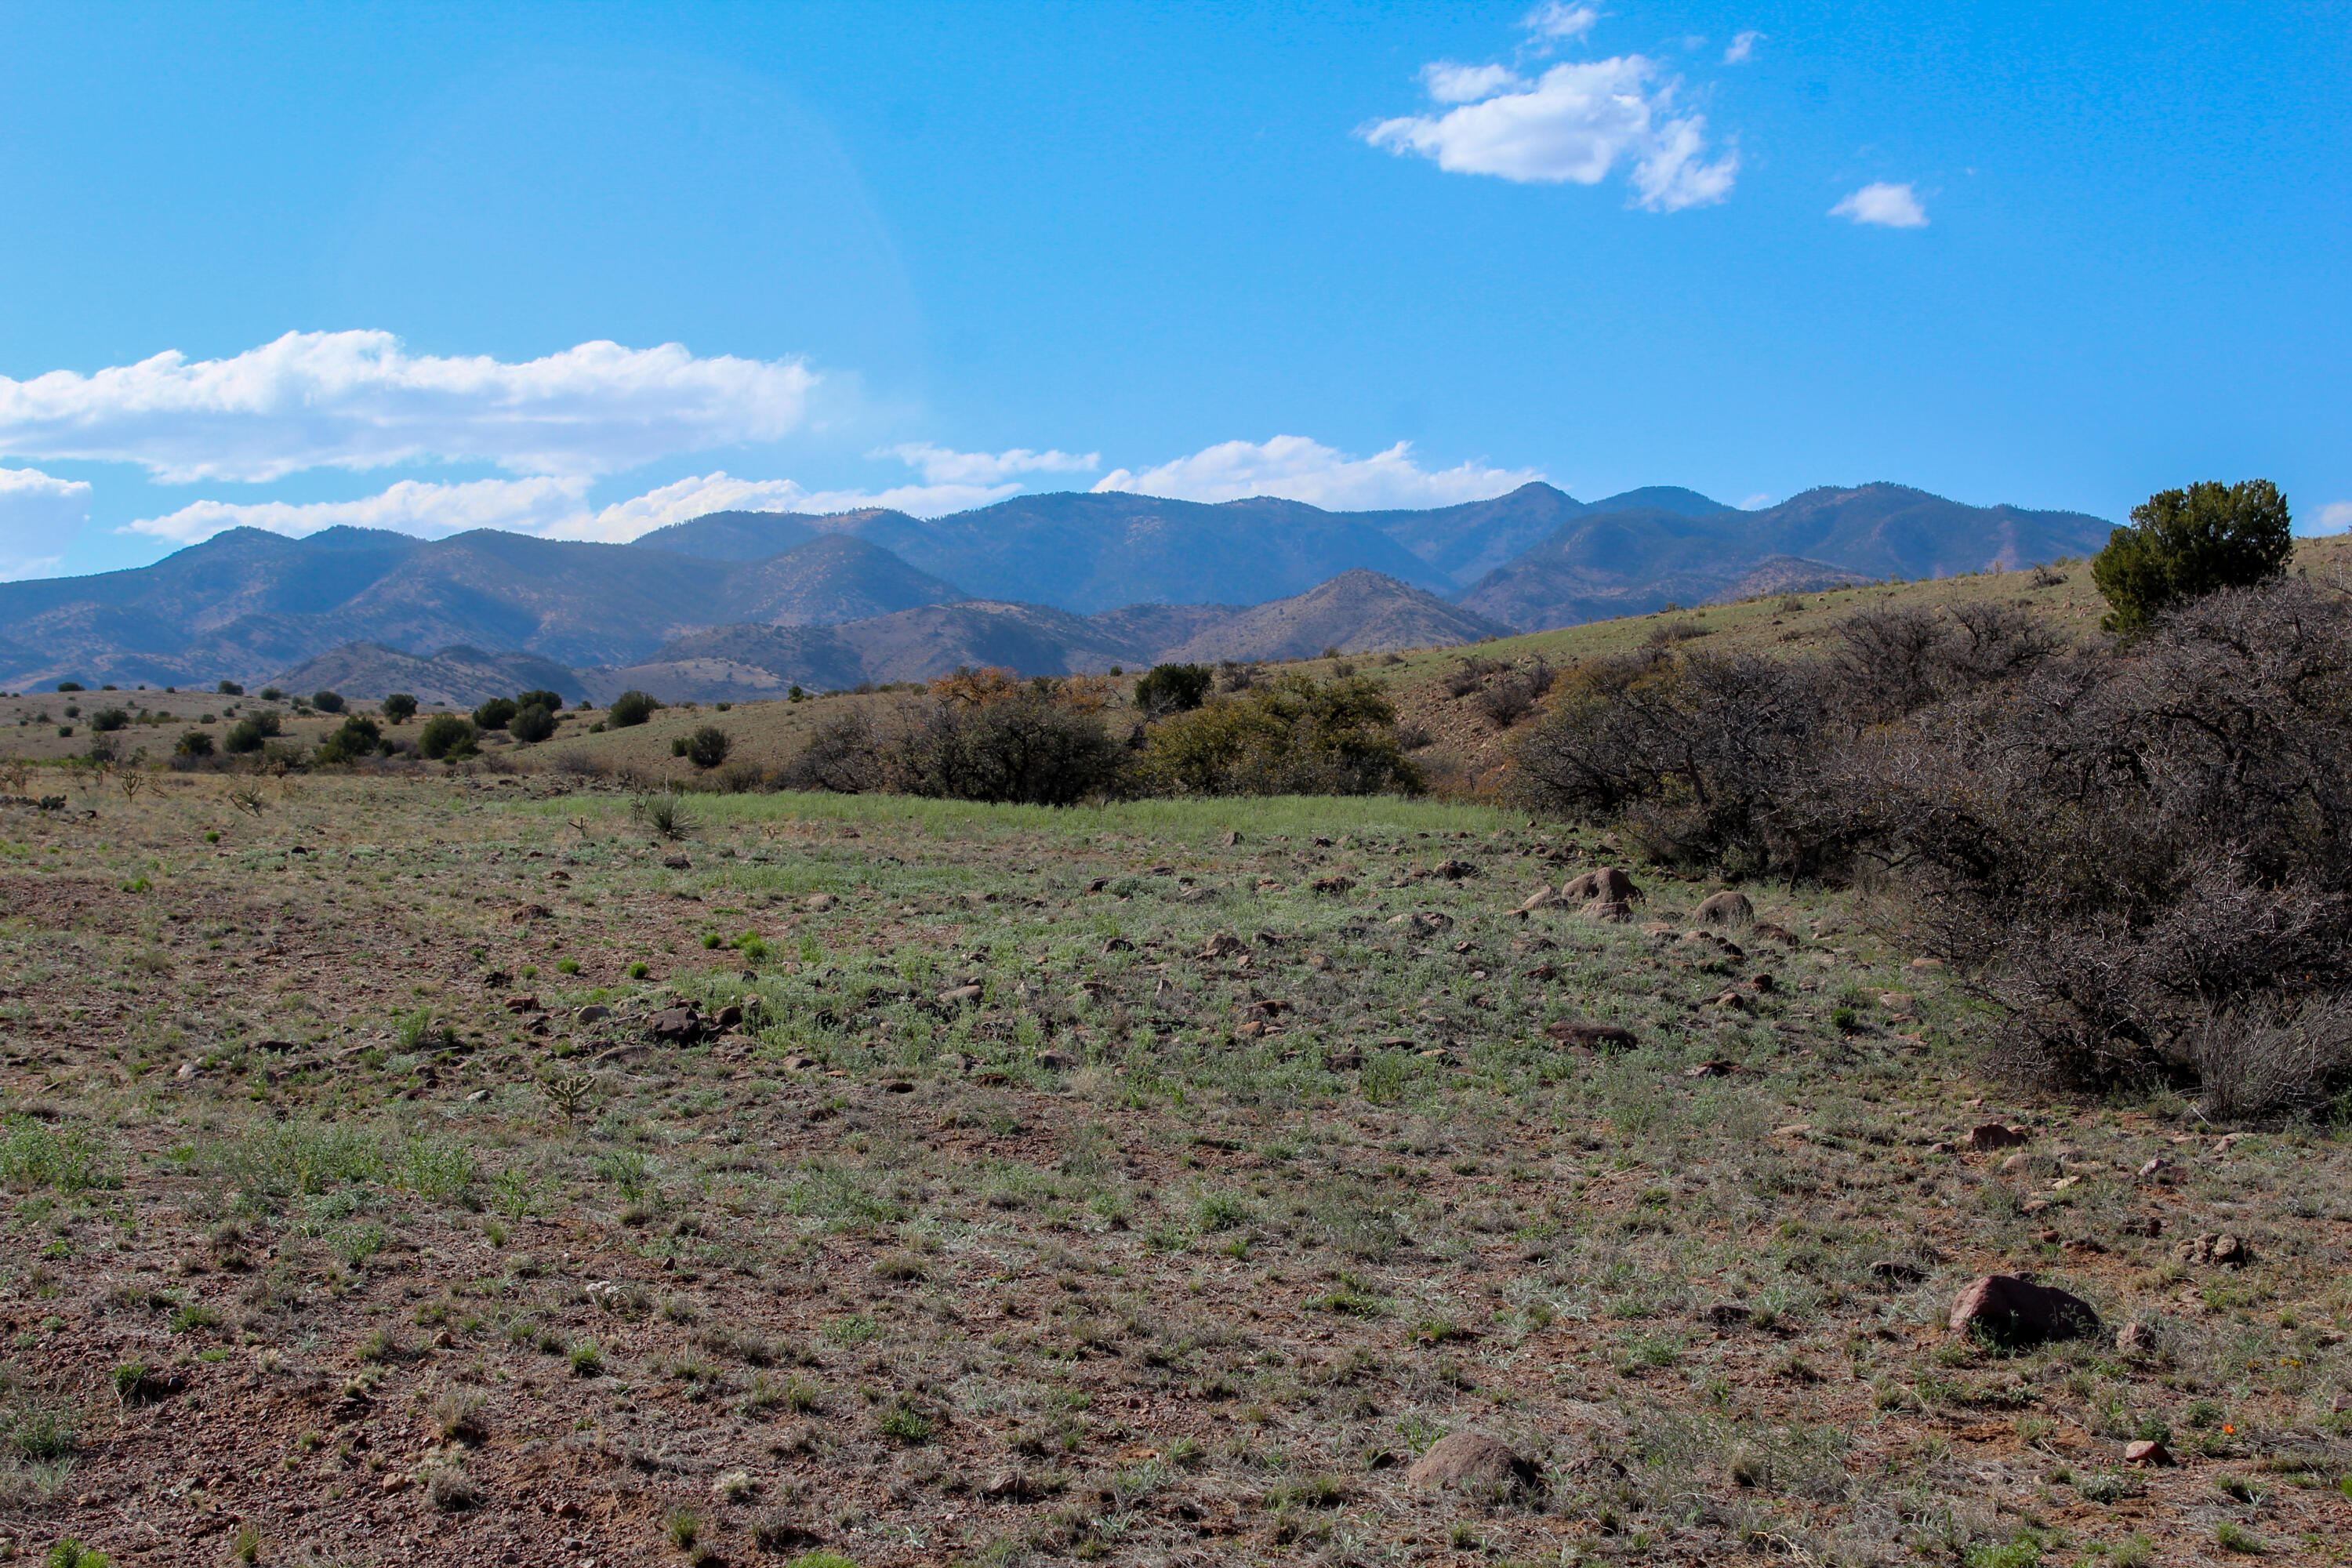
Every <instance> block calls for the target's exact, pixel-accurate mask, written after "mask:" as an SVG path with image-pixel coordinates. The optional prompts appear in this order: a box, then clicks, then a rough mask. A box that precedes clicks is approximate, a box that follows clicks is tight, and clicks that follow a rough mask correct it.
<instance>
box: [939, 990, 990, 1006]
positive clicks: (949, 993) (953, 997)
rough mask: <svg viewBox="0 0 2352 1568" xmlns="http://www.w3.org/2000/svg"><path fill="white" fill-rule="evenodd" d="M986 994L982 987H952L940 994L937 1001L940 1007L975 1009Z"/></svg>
mask: <svg viewBox="0 0 2352 1568" xmlns="http://www.w3.org/2000/svg"><path fill="white" fill-rule="evenodd" d="M986 994H987V991H986V989H985V988H984V987H982V986H979V985H954V986H950V987H949V988H948V989H947V990H945V991H942V992H940V997H939V1001H940V1006H942V1007H966V1006H970V1007H977V1006H979V1005H980V999H981V998H982V996H984V995H986Z"/></svg>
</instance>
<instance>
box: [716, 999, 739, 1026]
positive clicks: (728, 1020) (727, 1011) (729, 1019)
mask: <svg viewBox="0 0 2352 1568" xmlns="http://www.w3.org/2000/svg"><path fill="white" fill-rule="evenodd" d="M742 1021H743V1009H742V1008H740V1007H739V1006H736V1005H734V1004H733V1003H731V1002H730V1003H729V1004H728V1005H726V1006H724V1007H721V1008H720V1009H719V1016H717V1017H715V1018H713V1019H712V1020H711V1022H712V1023H713V1024H715V1025H717V1026H719V1028H722V1029H731V1028H733V1027H734V1026H736V1025H738V1024H740V1023H741V1022H742Z"/></svg>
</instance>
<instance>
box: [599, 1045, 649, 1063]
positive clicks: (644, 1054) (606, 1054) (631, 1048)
mask: <svg viewBox="0 0 2352 1568" xmlns="http://www.w3.org/2000/svg"><path fill="white" fill-rule="evenodd" d="M653 1055H654V1053H653V1048H652V1047H649V1046H647V1045H646V1044H645V1043H643V1042H642V1041H637V1042H633V1043H632V1044H629V1045H625V1046H614V1047H613V1048H612V1049H611V1050H609V1051H599V1052H597V1053H596V1055H595V1057H594V1058H593V1060H594V1062H595V1064H596V1065H597V1066H598V1067H600V1068H616V1067H634V1066H635V1065H636V1064H638V1063H639V1062H647V1061H651V1060H652V1059H653Z"/></svg>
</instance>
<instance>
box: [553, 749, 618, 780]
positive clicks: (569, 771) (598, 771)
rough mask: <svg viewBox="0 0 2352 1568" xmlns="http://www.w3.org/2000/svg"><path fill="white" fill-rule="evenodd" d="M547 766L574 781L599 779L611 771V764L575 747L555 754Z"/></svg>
mask: <svg viewBox="0 0 2352 1568" xmlns="http://www.w3.org/2000/svg"><path fill="white" fill-rule="evenodd" d="M548 766H549V767H550V768H551V769H552V770H553V771H554V772H556V773H562V774H563V775H564V776H566V777H567V778H575V779H599V778H603V777H604V776H605V775H606V774H608V773H611V772H612V771H613V768H612V764H611V763H607V762H605V761H604V759H603V758H601V757H599V756H597V755H596V754H595V753H594V752H587V751H582V750H580V749H579V748H577V747H575V748H573V749H572V750H571V751H568V752H556V753H555V756H554V758H553V759H552V760H551V761H550V762H549V763H548Z"/></svg>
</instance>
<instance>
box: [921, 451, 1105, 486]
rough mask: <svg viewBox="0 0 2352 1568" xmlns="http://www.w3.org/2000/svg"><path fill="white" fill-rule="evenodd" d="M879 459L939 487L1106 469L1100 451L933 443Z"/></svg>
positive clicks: (1000, 481) (991, 482) (1089, 472)
mask: <svg viewBox="0 0 2352 1568" xmlns="http://www.w3.org/2000/svg"><path fill="white" fill-rule="evenodd" d="M875 456H877V457H884V456H887V457H892V458H898V460H899V461H900V462H902V463H904V464H906V465H907V466H908V468H912V469H914V470H915V471H916V472H918V473H919V474H921V475H922V476H923V478H924V479H925V480H926V481H928V482H929V483H931V484H935V485H939V484H962V485H996V484H1002V483H1003V482H1004V481H1005V480H1006V479H1011V478H1012V477H1013V475H1015V474H1091V473H1093V472H1094V471H1095V470H1096V469H1097V468H1101V467H1102V454H1101V453H1100V452H1087V453H1083V454H1074V453H1070V452H1033V451H1031V450H1029V449H1028V448H1027V447H1014V448H1013V450H1011V451H1009V452H957V451H952V450H950V449H949V448H948V447H935V446H933V445H931V443H929V441H908V442H906V443H904V444H903V445H900V446H897V447H886V448H885V449H884V450H883V451H881V452H877V453H876V454H875Z"/></svg>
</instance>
